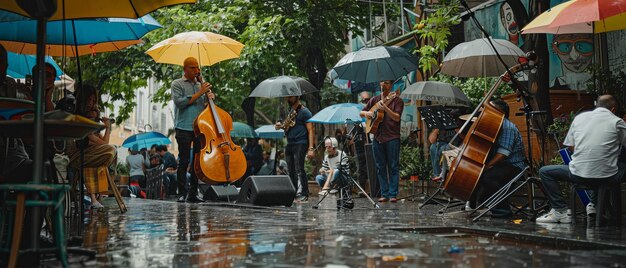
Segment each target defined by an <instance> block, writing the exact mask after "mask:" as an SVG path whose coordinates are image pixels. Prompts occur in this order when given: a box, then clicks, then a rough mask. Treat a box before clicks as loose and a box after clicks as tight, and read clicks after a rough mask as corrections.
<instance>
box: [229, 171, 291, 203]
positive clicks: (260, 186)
mask: <svg viewBox="0 0 626 268" xmlns="http://www.w3.org/2000/svg"><path fill="white" fill-rule="evenodd" d="M295 197H296V189H295V188H294V187H293V184H292V183H291V180H290V179H289V176H284V175H280V176H250V177H248V178H246V180H245V181H244V182H243V184H242V185H241V190H240V191H239V199H238V200H237V202H239V203H252V204H254V205H257V206H287V207H289V206H291V204H292V203H293V199H294V198H295Z"/></svg>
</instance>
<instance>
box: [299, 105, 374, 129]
mask: <svg viewBox="0 0 626 268" xmlns="http://www.w3.org/2000/svg"><path fill="white" fill-rule="evenodd" d="M363 107H365V106H364V105H363V104H357V103H339V104H334V105H331V106H328V107H326V108H324V109H322V110H321V111H319V112H318V113H316V114H315V115H314V116H313V117H311V119H309V121H308V122H312V123H321V124H345V123H346V122H350V121H352V122H361V121H362V120H363V118H361V116H360V115H359V112H361V110H362V109H363Z"/></svg>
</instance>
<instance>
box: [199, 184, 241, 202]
mask: <svg viewBox="0 0 626 268" xmlns="http://www.w3.org/2000/svg"><path fill="white" fill-rule="evenodd" d="M238 195H239V192H238V191H237V187H235V186H234V185H232V184H228V185H209V187H207V189H206V191H205V192H204V196H203V199H204V200H205V201H208V200H211V201H235V200H237V197H238Z"/></svg>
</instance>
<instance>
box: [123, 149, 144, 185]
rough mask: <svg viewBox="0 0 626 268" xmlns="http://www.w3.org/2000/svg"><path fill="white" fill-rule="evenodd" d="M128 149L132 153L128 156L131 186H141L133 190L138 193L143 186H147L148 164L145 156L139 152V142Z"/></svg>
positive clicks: (127, 162)
mask: <svg viewBox="0 0 626 268" xmlns="http://www.w3.org/2000/svg"><path fill="white" fill-rule="evenodd" d="M128 151H129V152H130V154H129V155H128V156H126V165H128V168H129V172H128V175H130V186H131V187H133V186H139V189H134V188H133V191H132V192H133V193H134V194H135V195H138V194H139V192H140V191H141V188H143V189H145V188H146V175H145V172H146V164H145V161H144V157H143V156H142V155H141V154H139V146H138V145H137V144H135V145H133V147H132V148H130V149H129V150H128Z"/></svg>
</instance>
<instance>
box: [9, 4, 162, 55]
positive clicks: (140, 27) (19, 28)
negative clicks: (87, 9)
mask: <svg viewBox="0 0 626 268" xmlns="http://www.w3.org/2000/svg"><path fill="white" fill-rule="evenodd" d="M4 13H6V11H0V29H2V31H0V40H5V41H16V42H24V43H31V44H35V43H36V42H37V20H35V19H30V18H26V17H22V18H17V20H14V21H2V17H3V16H5V15H4ZM13 16H16V15H13ZM158 28H161V24H159V22H157V21H156V20H155V19H154V18H152V16H150V15H145V16H143V17H141V18H139V19H123V18H101V19H76V20H58V21H49V22H48V23H47V31H46V38H47V40H46V43H47V44H57V45H58V44H67V45H68V46H71V45H89V44H95V43H102V42H110V41H121V40H138V39H140V38H141V37H143V36H144V35H145V34H147V33H148V32H150V31H152V30H155V29H158ZM74 30H75V31H76V32H74ZM74 33H76V35H75V36H76V39H74Z"/></svg>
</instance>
